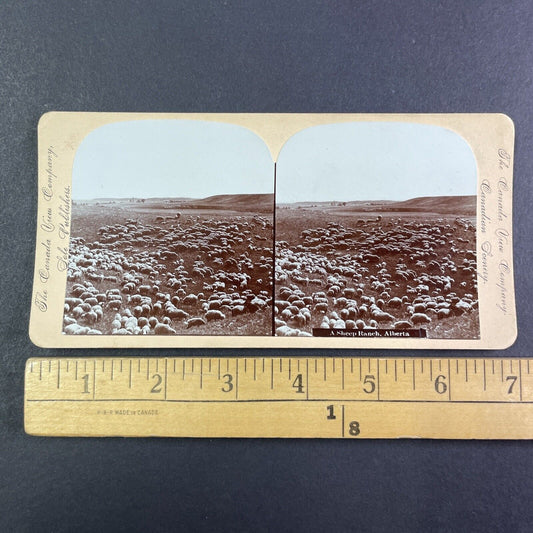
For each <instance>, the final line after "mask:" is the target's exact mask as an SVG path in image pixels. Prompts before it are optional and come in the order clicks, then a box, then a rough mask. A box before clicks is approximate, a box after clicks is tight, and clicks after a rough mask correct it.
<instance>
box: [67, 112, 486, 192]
mask: <svg viewBox="0 0 533 533" xmlns="http://www.w3.org/2000/svg"><path fill="white" fill-rule="evenodd" d="M72 174H73V198H74V199H75V200H86V199H93V198H130V197H136V198H150V197H187V198H204V197H207V196H212V195H216V194H244V193H256V194H258V193H266V194H271V193H273V192H274V190H273V188H274V165H273V161H272V159H271V156H270V152H269V150H268V149H267V147H266V145H265V143H264V142H263V140H262V139H261V138H260V137H259V136H257V135H256V134H255V133H253V132H252V131H250V130H248V129H246V128H243V127H241V126H236V125H233V124H224V123H218V122H207V121H194V120H166V119H165V120H137V121H126V122H115V123H113V124H109V125H106V126H102V127H100V128H98V129H96V130H94V131H92V132H91V133H89V134H88V135H87V137H86V138H85V139H84V140H83V142H82V143H81V145H80V147H79V149H78V151H77V153H76V157H75V160H74V168H73V172H72ZM476 174H477V172H476V162H475V159H474V155H473V153H472V151H471V149H470V147H469V146H468V144H467V143H466V141H465V140H464V139H462V138H461V137H460V136H459V135H457V134H456V133H454V132H452V131H450V130H447V129H444V128H441V127H438V126H429V125H423V124H409V123H399V122H351V123H341V124H327V125H323V126H315V127H312V128H308V129H305V130H303V131H301V132H299V133H297V134H296V135H294V136H293V137H291V138H290V139H289V140H288V141H287V142H286V144H285V145H284V146H283V148H282V150H281V152H280V154H279V158H278V162H277V175H276V201H277V202H278V203H290V202H302V201H310V202H325V201H353V200H407V199H410V198H415V197H419V196H449V195H453V196H454V195H473V194H476V183H477V177H476Z"/></svg>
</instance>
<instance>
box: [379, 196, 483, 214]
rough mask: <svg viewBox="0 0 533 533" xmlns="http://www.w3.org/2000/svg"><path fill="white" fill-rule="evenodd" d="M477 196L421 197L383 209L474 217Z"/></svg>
mask: <svg viewBox="0 0 533 533" xmlns="http://www.w3.org/2000/svg"><path fill="white" fill-rule="evenodd" d="M476 205H477V196H475V195H470V196H421V197H418V198H411V199H410V200H404V201H403V202H394V203H392V204H388V205H387V206H386V207H385V210H387V211H417V212H433V213H463V214H465V215H475V214H476Z"/></svg>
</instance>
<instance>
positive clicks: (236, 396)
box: [235, 357, 239, 400]
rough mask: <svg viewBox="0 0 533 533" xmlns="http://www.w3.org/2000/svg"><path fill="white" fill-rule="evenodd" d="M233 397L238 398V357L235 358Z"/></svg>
mask: <svg viewBox="0 0 533 533" xmlns="http://www.w3.org/2000/svg"><path fill="white" fill-rule="evenodd" d="M235 399H236V400H238V399H239V358H238V357H237V358H236V359H235Z"/></svg>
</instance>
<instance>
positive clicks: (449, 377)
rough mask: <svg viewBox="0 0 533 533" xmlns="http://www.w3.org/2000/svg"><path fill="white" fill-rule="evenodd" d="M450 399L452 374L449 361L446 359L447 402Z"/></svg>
mask: <svg viewBox="0 0 533 533" xmlns="http://www.w3.org/2000/svg"><path fill="white" fill-rule="evenodd" d="M451 399H452V373H451V372H450V360H449V359H448V401H451Z"/></svg>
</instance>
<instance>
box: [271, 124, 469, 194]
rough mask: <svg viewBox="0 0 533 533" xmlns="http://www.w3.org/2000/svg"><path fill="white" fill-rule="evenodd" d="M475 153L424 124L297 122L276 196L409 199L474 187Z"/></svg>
mask: <svg viewBox="0 0 533 533" xmlns="http://www.w3.org/2000/svg"><path fill="white" fill-rule="evenodd" d="M476 185H477V170H476V162H475V158H474V154H473V153H472V150H471V149H470V147H469V146H468V144H467V143H466V141H465V140H464V139H463V138H462V137H460V136H459V135H457V134H456V133H454V132H452V131H450V130H447V129H444V128H441V127H438V126H428V125H424V124H409V123H398V122H351V123H343V124H327V125H323V126H315V127H312V128H308V129H306V130H303V131H301V132H299V133H297V134H295V135H294V136H293V137H291V138H290V139H289V140H288V141H287V142H286V143H285V145H284V146H283V148H282V150H281V152H280V155H279V158H278V162H277V173H276V202H277V203H291V202H302V201H311V202H324V201H354V200H365V201H366V200H408V199H410V198H416V197H419V196H456V195H473V194H476Z"/></svg>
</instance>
